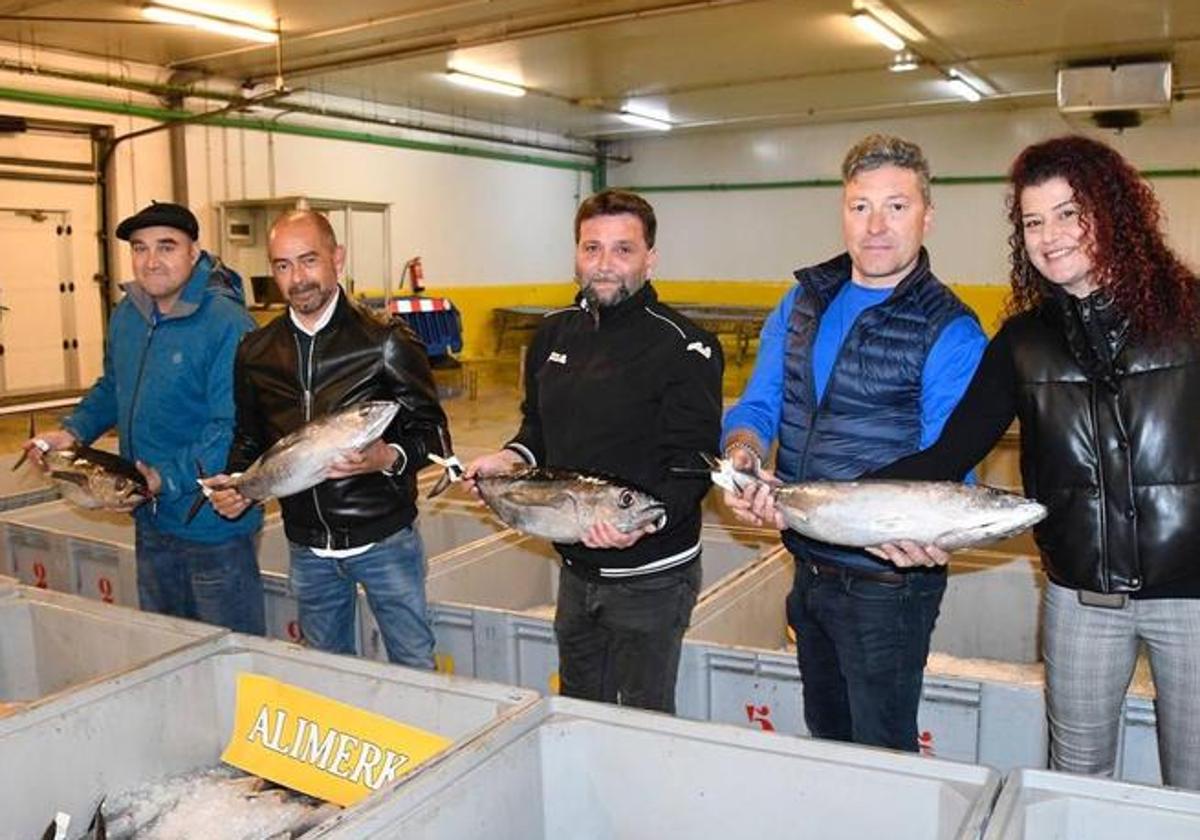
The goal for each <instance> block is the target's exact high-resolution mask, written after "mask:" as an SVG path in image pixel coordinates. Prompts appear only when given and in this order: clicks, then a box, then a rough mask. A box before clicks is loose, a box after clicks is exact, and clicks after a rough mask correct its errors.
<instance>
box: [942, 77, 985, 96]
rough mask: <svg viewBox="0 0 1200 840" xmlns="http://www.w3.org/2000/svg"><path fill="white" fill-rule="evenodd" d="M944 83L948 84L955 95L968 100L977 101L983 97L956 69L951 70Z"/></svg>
mask: <svg viewBox="0 0 1200 840" xmlns="http://www.w3.org/2000/svg"><path fill="white" fill-rule="evenodd" d="M946 84H948V85H950V89H951V90H952V91H954V92H955V93H956V94H957V95H959V96H961V97H962V98H963V99H965V100H967V101H968V102H978V101H979V100H981V99H983V94H982V93H980V92H979V91H978V90H976V89H975V88H974V86H972V85H971V83H970V82H968V81H967V80H966V79H964V78H963V77H962V76H960V75H959V74H958V71H957V70H951V71H950V75H949V78H947V79H946Z"/></svg>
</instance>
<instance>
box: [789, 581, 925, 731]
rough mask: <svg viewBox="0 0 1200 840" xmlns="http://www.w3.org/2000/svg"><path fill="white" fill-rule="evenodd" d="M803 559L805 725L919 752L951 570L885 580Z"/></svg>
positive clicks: (797, 598)
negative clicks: (926, 686)
mask: <svg viewBox="0 0 1200 840" xmlns="http://www.w3.org/2000/svg"><path fill="white" fill-rule="evenodd" d="M814 568H815V567H814V566H813V565H812V564H811V563H809V562H806V561H803V560H800V559H799V558H797V562H796V579H795V584H794V586H793V587H792V592H791V594H790V595H789V596H788V601H787V611H788V623H789V624H790V625H791V626H792V628H793V629H794V630H795V631H796V658H797V660H798V662H799V664H800V678H801V680H802V682H803V684H804V689H803V690H804V720H805V723H807V725H808V729H809V732H811V733H812V734H813V735H814V736H815V737H818V738H828V739H830V740H834V741H850V742H853V743H856V744H869V745H873V746H879V747H890V748H892V749H897V750H906V751H908V752H916V751H917V708H918V706H919V705H920V702H921V684H922V679H923V676H924V671H925V659H926V657H927V656H928V655H929V637H930V635H931V634H932V633H933V625H934V622H935V621H937V615H938V610H939V608H940V607H941V603H942V594H943V593H944V592H945V591H946V574H945V572H944V571H919V570H914V571H911V572H907V573H905V574H904V580H903V582H897V583H883V582H879V581H873V580H866V579H864V578H861V577H854V576H852V575H851V574H850V573H849V572H848V571H847V570H845V569H840V570H838V571H837V572H836V573H835V574H833V575H828V574H826V573H824V571H825V570H827V569H828V568H829V567H824V570H823V573H822V574H817V573H816V572H815V571H814Z"/></svg>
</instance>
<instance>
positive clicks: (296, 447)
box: [195, 400, 400, 510]
mask: <svg viewBox="0 0 1200 840" xmlns="http://www.w3.org/2000/svg"><path fill="white" fill-rule="evenodd" d="M399 410H400V404H399V403H395V402H384V401H381V400H375V401H372V402H361V403H356V404H354V405H352V406H349V407H347V408H343V409H341V410H340V411H336V412H334V413H333V414H328V415H326V416H324V417H321V418H318V419H316V420H313V421H311V422H309V423H306V424H304V425H303V426H301V427H300V428H299V429H297V430H296V431H294V432H292V433H291V434H290V435H288V436H287V437H283V438H280V439H279V440H278V441H276V442H275V445H274V446H272V447H271V448H270V449H268V450H267V451H266V452H264V453H263V454H262V456H261V457H259V459H258V460H257V461H255V462H254V463H253V464H251V465H250V466H249V467H248V468H247V469H246V471H245V472H241V473H237V474H236V475H233V476H230V478H229V480H228V481H226V482H223V483H221V484H220V485H217V484H212V483H209V487H210V488H211V489H214V490H223V489H225V488H228V487H234V488H236V489H237V491H238V492H239V493H241V494H242V495H243V496H245V497H246V498H247V499H253V500H254V501H262V500H264V499H269V498H271V497H275V498H283V497H285V496H293V495H295V494H296V493H301V492H303V491H305V490H307V489H309V488H310V487H315V486H316V485H318V484H320V483H321V482H322V481H324V480H325V473H326V472H327V471H328V470H329V467H330V465H331V464H332V463H333V462H334V461H336V460H337V459H338V458H339V457H340V456H342V455H346V454H349V453H351V452H356V451H358V450H361V449H362V448H363V447H365V446H366V445H367V444H369V443H371V442H372V441H374V440H376V439H377V438H379V437H380V435H382V434H383V432H384V430H385V429H386V428H387V427H388V424H389V423H391V422H392V419H393V418H395V416H396V413H397V412H398V411H399ZM197 502H198V504H197V505H196V508H195V509H197V510H198V509H199V505H200V504H202V503H203V497H201V498H200V499H198V500H197Z"/></svg>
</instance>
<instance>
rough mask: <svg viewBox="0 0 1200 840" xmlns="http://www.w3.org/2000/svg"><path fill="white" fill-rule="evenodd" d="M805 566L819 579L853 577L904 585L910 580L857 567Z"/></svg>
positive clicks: (897, 574)
mask: <svg viewBox="0 0 1200 840" xmlns="http://www.w3.org/2000/svg"><path fill="white" fill-rule="evenodd" d="M805 565H807V566H808V570H809V571H810V572H811V573H812V574H814V575H816V576H817V577H825V578H838V579H841V578H843V577H851V578H857V579H858V580H870V581H874V582H875V583H893V584H896V583H904V582H905V581H907V580H908V575H906V574H904V573H902V572H884V571H878V572H876V571H872V570H871V569H859V568H857V567H855V566H831V565H829V564H826V563H814V562H812V561H811V560H810V561H808V562H807V563H806V564H805Z"/></svg>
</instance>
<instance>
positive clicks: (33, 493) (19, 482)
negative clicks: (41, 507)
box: [0, 453, 58, 511]
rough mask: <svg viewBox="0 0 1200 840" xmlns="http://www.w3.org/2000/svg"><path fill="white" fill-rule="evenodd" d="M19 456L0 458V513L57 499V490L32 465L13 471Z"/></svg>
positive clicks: (11, 455) (16, 454)
mask: <svg viewBox="0 0 1200 840" xmlns="http://www.w3.org/2000/svg"><path fill="white" fill-rule="evenodd" d="M20 457H21V456H20V454H18V453H13V454H10V455H3V456H0V511H5V510H13V509H15V508H19V507H25V506H27V505H36V504H40V503H41V502H49V501H52V500H54V499H57V498H58V490H56V489H55V487H54V485H53V484H51V483H50V482H49V481H48V480H47V479H46V477H45V476H44V475H42V473H41V471H40V470H38V469H37V468H36V467H34V466H32V465H26V466H22V467H21V469H19V470H16V471H15V472H14V471H13V466H14V465H15V464H16V463H17V459H18V458H20Z"/></svg>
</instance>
